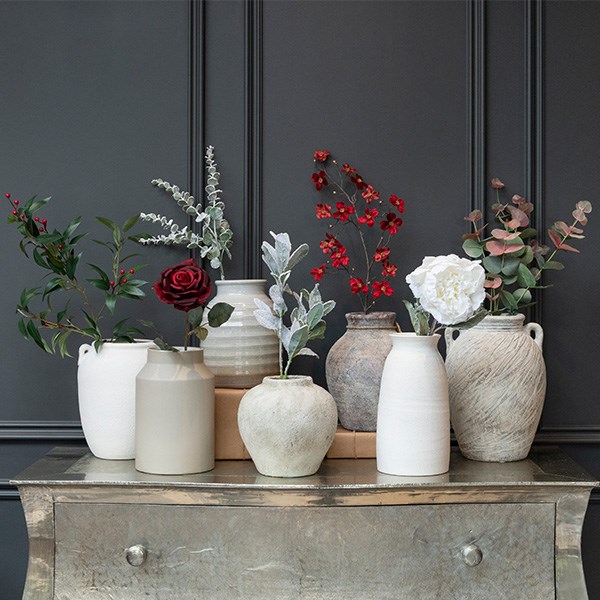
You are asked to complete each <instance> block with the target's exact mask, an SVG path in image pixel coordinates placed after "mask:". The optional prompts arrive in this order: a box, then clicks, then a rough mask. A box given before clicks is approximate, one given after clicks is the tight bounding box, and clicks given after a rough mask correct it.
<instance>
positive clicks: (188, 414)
mask: <svg viewBox="0 0 600 600" xmlns="http://www.w3.org/2000/svg"><path fill="white" fill-rule="evenodd" d="M214 381H215V379H214V375H213V374H212V373H211V372H210V371H209V370H208V368H207V367H206V365H205V364H204V361H203V350H202V349H201V348H188V349H187V350H185V351H184V350H182V349H180V351H179V352H171V351H168V350H158V349H154V348H150V349H149V350H148V361H147V363H146V366H145V367H144V368H143V369H142V370H141V371H140V373H139V374H138V376H137V378H136V435H135V468H136V469H137V470H138V471H143V472H144V473H154V474H159V475H184V474H186V473H202V472H204V471H210V470H211V469H213V468H214V466H215V383H214Z"/></svg>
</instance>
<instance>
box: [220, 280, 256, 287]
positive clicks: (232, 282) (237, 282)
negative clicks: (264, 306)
mask: <svg viewBox="0 0 600 600" xmlns="http://www.w3.org/2000/svg"><path fill="white" fill-rule="evenodd" d="M244 283H248V284H261V285H264V284H265V283H267V280H266V279H216V280H215V284H216V285H217V286H223V285H240V284H244Z"/></svg>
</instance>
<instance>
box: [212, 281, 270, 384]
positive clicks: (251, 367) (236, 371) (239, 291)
mask: <svg viewBox="0 0 600 600" xmlns="http://www.w3.org/2000/svg"><path fill="white" fill-rule="evenodd" d="M215 283H216V286H217V294H216V296H215V298H214V299H213V300H212V301H211V302H210V305H211V306H212V305H213V304H215V303H216V302H227V303H228V304H231V306H233V307H234V309H235V310H234V311H233V313H232V315H231V317H230V318H229V320H228V321H227V322H226V323H224V324H223V325H221V326H220V327H218V328H212V327H209V331H210V333H209V335H208V337H207V338H206V339H205V340H204V341H203V342H202V348H204V362H205V364H206V366H207V367H208V368H209V369H210V370H211V371H212V372H213V373H214V375H215V385H216V386H217V387H228V388H251V387H253V386H255V385H258V384H259V383H261V381H262V380H263V377H266V376H267V375H274V374H275V373H278V372H279V362H278V360H279V354H278V352H279V342H278V340H277V336H276V335H275V333H274V332H273V331H269V330H268V329H265V328H264V327H261V326H260V325H259V324H258V322H257V320H256V319H255V318H254V311H255V310H256V304H255V303H254V299H255V298H260V299H261V300H262V301H263V302H265V303H267V304H269V305H270V304H271V300H270V298H269V297H268V296H267V295H266V294H265V285H266V283H267V282H266V280H265V279H231V280H229V279H221V280H218V281H216V282H215Z"/></svg>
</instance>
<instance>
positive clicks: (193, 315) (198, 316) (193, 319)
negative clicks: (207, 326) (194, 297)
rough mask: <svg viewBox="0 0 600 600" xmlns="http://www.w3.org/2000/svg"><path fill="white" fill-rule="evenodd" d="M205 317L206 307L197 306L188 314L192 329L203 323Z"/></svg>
mask: <svg viewBox="0 0 600 600" xmlns="http://www.w3.org/2000/svg"><path fill="white" fill-rule="evenodd" d="M203 316H204V306H197V307H196V308H193V309H192V310H190V311H189V312H188V319H189V323H190V329H196V327H198V326H199V325H200V324H201V323H202V318H203Z"/></svg>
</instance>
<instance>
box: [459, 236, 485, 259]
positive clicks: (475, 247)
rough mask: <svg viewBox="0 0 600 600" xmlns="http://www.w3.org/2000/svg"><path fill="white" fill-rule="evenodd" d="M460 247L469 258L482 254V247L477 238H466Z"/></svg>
mask: <svg viewBox="0 0 600 600" xmlns="http://www.w3.org/2000/svg"><path fill="white" fill-rule="evenodd" d="M462 247H463V250H464V251H465V254H466V255H467V256H470V257H471V258H479V257H480V256H481V255H482V254H483V248H482V247H481V244H480V243H479V242H478V241H477V240H473V239H471V238H468V239H466V240H465V241H464V242H463V245H462Z"/></svg>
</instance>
